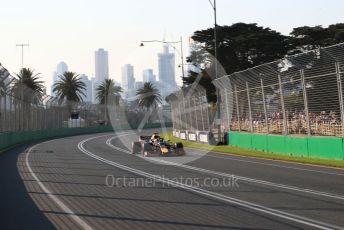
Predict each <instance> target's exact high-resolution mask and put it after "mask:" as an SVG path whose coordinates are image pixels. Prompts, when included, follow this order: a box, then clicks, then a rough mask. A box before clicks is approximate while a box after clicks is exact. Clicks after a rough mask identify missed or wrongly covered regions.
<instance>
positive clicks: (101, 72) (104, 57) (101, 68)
mask: <svg viewBox="0 0 344 230" xmlns="http://www.w3.org/2000/svg"><path fill="white" fill-rule="evenodd" d="M94 56H95V80H96V81H97V82H102V81H104V80H105V79H108V78H109V61H108V52H107V51H105V50H104V49H102V48H100V49H98V50H97V51H95V53H94Z"/></svg>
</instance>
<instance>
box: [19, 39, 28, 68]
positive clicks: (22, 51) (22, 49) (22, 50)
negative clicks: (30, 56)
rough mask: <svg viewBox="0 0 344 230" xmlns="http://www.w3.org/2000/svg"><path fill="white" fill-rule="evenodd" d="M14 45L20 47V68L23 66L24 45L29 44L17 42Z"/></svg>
mask: <svg viewBox="0 0 344 230" xmlns="http://www.w3.org/2000/svg"><path fill="white" fill-rule="evenodd" d="M16 46H20V47H21V68H23V66H24V46H29V44H17V45H16Z"/></svg>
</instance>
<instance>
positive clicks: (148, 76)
mask: <svg viewBox="0 0 344 230" xmlns="http://www.w3.org/2000/svg"><path fill="white" fill-rule="evenodd" d="M142 79H143V82H149V81H150V82H155V81H156V79H155V75H154V74H153V70H152V69H145V70H143V75H142Z"/></svg>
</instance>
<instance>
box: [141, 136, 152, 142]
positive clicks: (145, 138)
mask: <svg viewBox="0 0 344 230" xmlns="http://www.w3.org/2000/svg"><path fill="white" fill-rule="evenodd" d="M150 139H151V136H140V141H149V140H150Z"/></svg>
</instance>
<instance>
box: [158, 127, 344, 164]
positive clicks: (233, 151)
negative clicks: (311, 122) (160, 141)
mask: <svg viewBox="0 0 344 230" xmlns="http://www.w3.org/2000/svg"><path fill="white" fill-rule="evenodd" d="M164 138H165V139H167V140H171V141H172V142H181V143H183V145H184V147H187V148H193V149H202V150H209V151H212V152H216V153H221V154H228V155H239V156H246V157H255V158H262V159H269V160H278V161H288V162H295V163H301V164H310V165H318V166H328V167H335V168H344V160H328V159H319V158H308V157H298V156H290V155H283V154H277V153H268V152H262V151H257V150H250V149H243V148H238V147H233V146H229V145H219V146H213V145H207V144H201V143H196V142H190V141H185V140H181V139H179V138H176V137H174V136H173V135H172V133H166V134H165V135H164Z"/></svg>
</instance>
